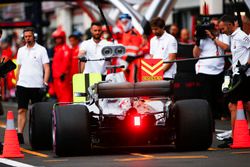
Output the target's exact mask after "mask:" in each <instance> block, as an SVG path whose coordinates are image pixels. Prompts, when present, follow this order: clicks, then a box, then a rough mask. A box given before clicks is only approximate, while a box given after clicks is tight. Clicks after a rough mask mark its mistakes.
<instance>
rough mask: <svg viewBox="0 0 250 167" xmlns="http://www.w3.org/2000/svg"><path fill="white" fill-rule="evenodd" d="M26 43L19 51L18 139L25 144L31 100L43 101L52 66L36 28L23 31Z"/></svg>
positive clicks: (17, 92) (34, 101)
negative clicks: (39, 42)
mask: <svg viewBox="0 0 250 167" xmlns="http://www.w3.org/2000/svg"><path fill="white" fill-rule="evenodd" d="M23 37H24V40H25V43H26V45H25V46H23V47H21V48H19V50H18V52H17V65H18V66H17V78H16V79H17V87H16V96H17V103H18V139H19V142H20V144H23V143H24V141H23V131H24V127H25V123H26V113H27V109H28V104H29V101H30V100H31V103H32V104H34V103H37V102H40V101H42V92H41V89H42V88H44V87H46V86H48V80H49V74H50V67H49V58H48V54H47V51H46V49H45V48H44V47H43V46H41V45H39V44H37V43H36V42H35V36H34V30H33V29H32V28H27V29H25V30H24V31H23Z"/></svg>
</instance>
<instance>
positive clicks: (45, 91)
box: [40, 83, 49, 96]
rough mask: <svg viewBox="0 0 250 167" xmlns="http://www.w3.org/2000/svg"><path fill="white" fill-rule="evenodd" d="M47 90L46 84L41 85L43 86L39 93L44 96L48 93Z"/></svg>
mask: <svg viewBox="0 0 250 167" xmlns="http://www.w3.org/2000/svg"><path fill="white" fill-rule="evenodd" d="M48 90H49V88H48V84H45V83H43V86H42V87H41V88H40V93H41V94H42V95H43V96H45V95H46V93H47V92H48Z"/></svg>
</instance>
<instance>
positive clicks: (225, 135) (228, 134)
mask: <svg viewBox="0 0 250 167" xmlns="http://www.w3.org/2000/svg"><path fill="white" fill-rule="evenodd" d="M231 137H232V130H229V131H226V132H224V133H219V134H216V139H217V140H220V141H222V140H224V139H228V138H231Z"/></svg>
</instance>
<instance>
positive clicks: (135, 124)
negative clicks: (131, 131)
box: [134, 116, 141, 126]
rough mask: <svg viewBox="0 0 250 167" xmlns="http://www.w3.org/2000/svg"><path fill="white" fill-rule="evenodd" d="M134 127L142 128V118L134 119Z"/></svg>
mask: <svg viewBox="0 0 250 167" xmlns="http://www.w3.org/2000/svg"><path fill="white" fill-rule="evenodd" d="M134 126H141V118H140V116H135V117H134Z"/></svg>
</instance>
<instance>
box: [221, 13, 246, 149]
mask: <svg viewBox="0 0 250 167" xmlns="http://www.w3.org/2000/svg"><path fill="white" fill-rule="evenodd" d="M234 21H235V20H234V18H233V17H232V16H228V15H224V16H222V17H221V19H220V23H219V27H220V30H221V32H222V33H225V34H227V35H230V39H231V52H232V72H233V76H234V77H235V76H236V75H239V74H241V75H243V76H245V77H244V78H242V82H241V84H240V85H239V86H238V87H237V88H236V89H235V90H233V91H232V92H230V93H229V94H228V98H229V100H230V102H231V103H229V110H230V112H231V126H232V130H234V122H235V119H236V112H237V101H239V100H242V101H243V102H244V105H243V106H245V108H244V109H245V111H247V112H246V113H247V118H248V128H249V133H250V89H249V85H250V68H249V67H250V36H248V35H247V34H246V33H245V32H243V31H242V30H241V29H240V28H239V27H237V26H236V25H235V22H234ZM238 62H240V64H241V66H237V65H238ZM232 134H233V133H232ZM228 144H230V143H228Z"/></svg>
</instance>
